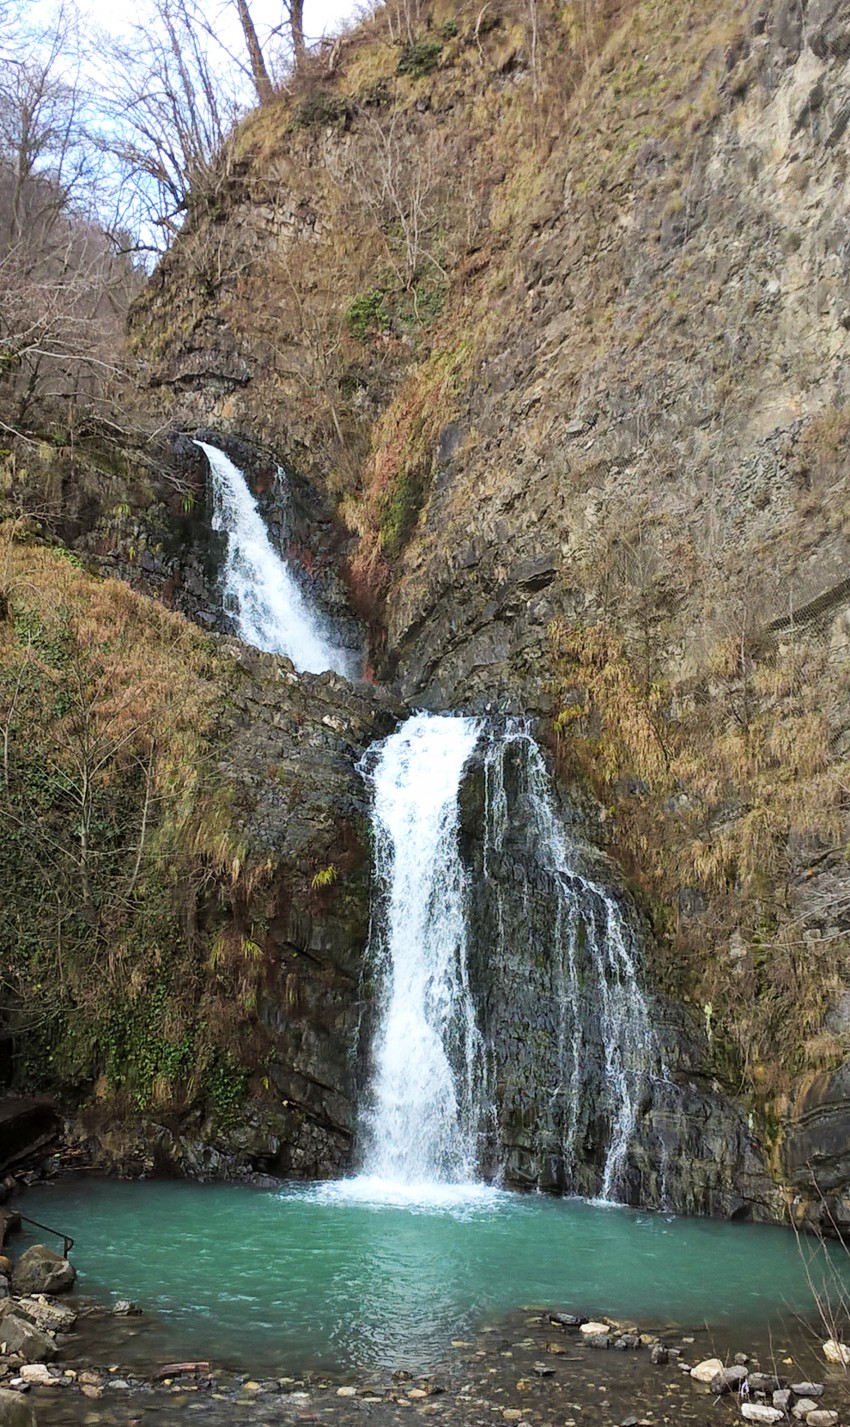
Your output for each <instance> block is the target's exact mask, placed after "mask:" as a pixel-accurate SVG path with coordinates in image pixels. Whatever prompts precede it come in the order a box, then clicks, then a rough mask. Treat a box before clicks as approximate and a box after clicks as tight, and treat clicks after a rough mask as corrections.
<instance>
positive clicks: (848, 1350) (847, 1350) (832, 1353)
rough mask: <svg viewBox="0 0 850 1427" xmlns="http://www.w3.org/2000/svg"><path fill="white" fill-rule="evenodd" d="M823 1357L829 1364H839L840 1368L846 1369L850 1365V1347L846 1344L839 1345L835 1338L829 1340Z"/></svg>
mask: <svg viewBox="0 0 850 1427" xmlns="http://www.w3.org/2000/svg"><path fill="white" fill-rule="evenodd" d="M823 1355H824V1357H825V1358H826V1360H827V1362H828V1363H838V1365H839V1367H843V1368H846V1367H847V1366H848V1364H850V1347H848V1346H847V1344H846V1343H837V1342H836V1341H835V1339H834V1338H827V1340H826V1342H825V1343H824V1345H823Z"/></svg>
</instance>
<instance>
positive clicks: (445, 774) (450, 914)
mask: <svg viewBox="0 0 850 1427" xmlns="http://www.w3.org/2000/svg"><path fill="white" fill-rule="evenodd" d="M479 736H480V725H479V723H478V722H477V720H475V719H470V718H450V717H432V716H429V715H427V714H417V715H415V716H414V717H413V718H410V719H408V720H407V722H406V723H403V724H402V725H401V726H400V728H399V729H398V730H397V731H396V732H395V733H394V734H392V735H391V737H390V738H388V739H386V740H385V741H384V742H383V743H382V744H380V745H379V747H378V748H377V749H376V750H374V751H372V752H371V753H370V754H368V755H367V757H366V759H365V760H364V763H363V765H362V768H363V772H364V774H365V776H366V777H367V778H368V780H369V781H370V783H371V785H372V789H373V812H372V820H373V830H374V857H375V883H376V899H375V901H376V905H375V915H374V918H373V926H374V934H373V937H372V945H371V948H370V955H371V958H372V960H373V962H374V964H375V969H376V972H377V976H378V985H379V991H378V996H379V1005H378V1030H377V1035H376V1040H375V1045H374V1047H373V1052H372V1056H373V1075H372V1082H371V1087H370V1095H369V1104H368V1107H367V1110H366V1113H365V1116H364V1132H365V1133H364V1137H365V1155H364V1165H363V1172H364V1174H365V1175H366V1176H371V1177H373V1178H377V1179H380V1180H387V1181H390V1182H391V1183H393V1184H404V1185H414V1184H424V1183H456V1184H457V1183H465V1182H470V1181H472V1180H473V1178H474V1177H475V1171H476V1165H477V1157H478V1156H477V1134H478V1127H479V1123H480V1121H481V1117H482V1101H483V1065H484V1053H483V1046H482V1042H481V1035H480V1032H479V1030H478V1026H477V1024H476V1016H475V1005H474V1002H473V998H472V992H471V989H470V985H469V973H468V966H467V955H466V905H465V903H466V895H467V888H466V876H465V873H464V869H463V865H462V863H461V860H460V854H459V849H458V790H459V788H460V782H461V778H462V776H463V771H464V768H465V767H466V765H467V763H468V761H469V759H470V757H471V755H472V753H473V751H474V749H475V746H476V744H477V742H478V739H479Z"/></svg>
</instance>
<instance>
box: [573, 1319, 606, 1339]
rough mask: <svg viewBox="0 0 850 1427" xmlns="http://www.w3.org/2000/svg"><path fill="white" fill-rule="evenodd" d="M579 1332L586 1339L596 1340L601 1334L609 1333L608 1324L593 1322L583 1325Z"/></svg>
mask: <svg viewBox="0 0 850 1427" xmlns="http://www.w3.org/2000/svg"><path fill="white" fill-rule="evenodd" d="M579 1332H580V1333H581V1335H582V1337H584V1338H596V1337H598V1336H599V1334H600V1333H607V1332H608V1324H607V1323H594V1322H593V1321H591V1322H590V1323H582V1325H581V1327H580V1328H579Z"/></svg>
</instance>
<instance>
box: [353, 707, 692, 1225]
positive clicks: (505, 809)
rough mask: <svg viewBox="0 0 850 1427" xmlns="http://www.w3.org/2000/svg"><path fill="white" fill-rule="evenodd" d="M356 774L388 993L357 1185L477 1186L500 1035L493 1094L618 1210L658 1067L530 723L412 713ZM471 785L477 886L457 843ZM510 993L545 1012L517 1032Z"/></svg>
mask: <svg viewBox="0 0 850 1427" xmlns="http://www.w3.org/2000/svg"><path fill="white" fill-rule="evenodd" d="M476 769H477V774H478V780H479V781H478V788H479V791H481V778H482V774H483V794H484V796H483V800H481V799H480V797H479V798H478V799H476V797H475V795H474V787H473V784H474V779H475V770H476ZM360 770H361V772H362V773H363V775H364V776H365V777H366V778H367V780H368V781H369V782H370V784H371V788H372V795H373V813H372V819H373V838H374V847H375V895H374V900H373V916H372V934H371V939H370V959H371V964H372V967H373V971H374V975H375V979H376V985H377V994H376V1027H375V1033H374V1038H373V1045H372V1057H371V1083H370V1088H369V1095H368V1103H367V1106H366V1108H365V1110H364V1112H363V1114H362V1116H361V1145H362V1150H363V1175H364V1176H365V1178H366V1179H368V1180H369V1181H370V1182H371V1181H375V1180H379V1181H381V1182H383V1183H385V1184H386V1183H390V1184H393V1185H423V1184H432V1185H433V1184H435V1183H436V1184H440V1183H442V1184H456V1185H459V1184H471V1183H473V1181H474V1180H475V1177H476V1175H477V1174H478V1173H479V1172H480V1161H481V1158H482V1155H481V1149H482V1145H483V1142H484V1140H485V1139H486V1137H487V1133H488V1132H489V1131H490V1130H491V1129H492V1127H493V1123H494V1117H495V1114H496V1112H495V1111H494V1107H493V1106H492V1104H491V1103H490V1101H491V1089H490V1086H489V1083H488V1082H489V1075H488V1070H487V1066H488V1063H489V1059H490V1050H491V1047H492V1043H495V1042H497V1041H498V1042H500V1043H501V1045H502V1046H503V1047H507V1049H506V1050H505V1051H504V1053H503V1054H502V1057H501V1061H500V1072H501V1079H500V1082H499V1084H498V1086H495V1087H494V1089H495V1092H496V1093H495V1098H497V1099H498V1098H500V1097H502V1098H506V1099H507V1100H508V1101H510V1100H511V1097H512V1096H513V1097H514V1099H515V1100H516V1104H514V1105H512V1107H511V1112H510V1113H511V1114H514V1116H516V1114H517V1113H518V1114H519V1116H520V1119H522V1118H523V1116H524V1117H525V1119H526V1121H527V1119H528V1116H529V1115H533V1116H534V1117H535V1118H536V1120H537V1121H538V1122H539V1123H538V1131H537V1133H538V1136H539V1137H540V1138H541V1139H546V1137H547V1136H548V1137H549V1144H548V1146H547V1151H548V1152H549V1153H550V1155H551V1157H552V1159H553V1160H557V1163H558V1165H559V1171H558V1176H557V1178H558V1181H559V1182H560V1184H561V1185H562V1186H563V1187H565V1188H572V1189H573V1190H577V1189H582V1191H583V1192H585V1193H591V1194H595V1195H598V1196H599V1197H600V1198H602V1199H604V1200H608V1201H611V1202H613V1201H616V1200H617V1199H619V1198H622V1197H623V1195H624V1192H625V1190H626V1176H627V1173H628V1169H629V1156H630V1153H631V1152H632V1151H633V1150H634V1148H635V1141H636V1135H637V1131H638V1121H639V1116H640V1114H641V1112H642V1110H643V1109H645V1107H646V1105H647V1104H648V1103H649V1100H650V1099H651V1096H652V1092H653V1089H654V1087H655V1085H656V1083H657V1082H659V1081H661V1080H666V1079H667V1071H666V1067H665V1064H664V1059H663V1055H662V1052H661V1049H660V1046H659V1043H658V1039H657V1036H656V1034H655V1031H654V1028H653V1025H652V1019H651V1015H650V1009H649V1005H648V1002H647V998H646V996H645V994H644V992H643V990H642V987H641V983H640V977H639V955H638V945H637V940H636V936H635V933H634V931H633V930H632V928H631V926H630V924H629V921H628V917H627V913H626V910H625V907H624V905H623V904H622V902H621V901H620V899H619V898H618V897H617V896H615V895H614V893H613V892H612V891H611V890H610V889H609V888H607V887H605V886H604V885H603V884H601V883H600V882H598V881H597V880H595V878H594V877H593V876H592V875H591V874H590V873H589V872H588V870H587V866H586V863H587V858H586V855H585V854H583V853H582V852H581V850H580V849H579V847H578V846H577V845H574V844H573V843H572V842H571V841H570V839H569V836H568V833H567V830H566V829H565V826H564V823H563V821H562V818H561V816H560V814H559V811H558V808H557V806H556V803H555V798H554V792H553V789H552V784H551V779H550V777H549V773H548V770H547V768H546V764H545V762H544V759H543V755H542V753H541V751H540V749H539V747H538V746H537V744H536V742H535V741H534V738H533V736H532V734H531V731H530V724H529V723H528V722H527V721H525V720H522V719H508V720H507V721H506V722H503V723H500V724H499V725H492V724H488V723H487V722H485V721H484V720H478V719H471V718H460V717H451V716H448V715H429V714H416V715H414V716H413V717H412V718H410V719H408V721H407V722H406V723H404V724H402V725H401V726H400V727H399V728H398V729H397V730H396V732H395V733H394V734H392V735H391V736H390V737H389V738H387V739H385V740H383V741H382V742H381V743H379V744H377V745H375V746H374V747H373V748H371V749H370V750H369V751H368V753H367V754H366V755H365V757H364V759H363V760H362V762H361V765H360ZM467 775H469V776H470V778H471V780H472V781H471V784H470V787H471V789H472V792H473V796H472V797H471V800H470V804H469V807H468V810H467V816H466V818H465V825H464V829H465V833H466V834H467V835H468V841H469V847H468V848H467V849H466V852H467V857H468V858H469V857H471V863H472V865H476V866H480V870H481V873H482V874H483V875H482V876H481V877H480V878H479V879H477V880H476V879H473V878H472V877H471V876H470V868H469V867H465V865H464V861H463V860H462V857H461V850H460V846H459V831H460V827H459V824H460V814H459V795H460V788H461V784H462V782H463V780H464V778H465V776H467ZM476 808H477V809H478V811H477V815H476ZM476 816H477V824H476ZM474 848H477V849H478V851H477V853H476V852H475V851H474ZM477 857H480V863H478V862H477V861H476V858H477ZM518 999H519V1000H523V1001H524V1002H525V1006H524V1008H523V1015H524V1014H525V1010H526V1009H527V1005H528V1004H529V1003H530V1004H531V1005H532V1006H533V1007H534V1008H535V1009H534V1011H533V1012H532V1013H531V1015H530V1017H526V1018H525V1020H523V1019H521V1015H520V1007H519V1005H518V1004H517V1001H518ZM544 1002H545V1012H546V1015H548V1016H550V1017H551V1021H552V1024H553V1025H554V1027H555V1033H554V1035H553V1036H551V1037H549V1036H547V1035H546V1034H545V1031H546V1029H547V1027H546V1025H545V1024H544V1021H543V1020H542V1019H540V1016H539V1015H537V1012H538V1003H544ZM535 1015H537V1019H535ZM482 1027H483V1028H484V1029H482ZM485 1031H486V1034H485ZM488 1041H489V1042H490V1044H488ZM538 1087H539V1093H538ZM504 1109H505V1105H504V1104H503V1103H500V1105H499V1110H500V1111H504Z"/></svg>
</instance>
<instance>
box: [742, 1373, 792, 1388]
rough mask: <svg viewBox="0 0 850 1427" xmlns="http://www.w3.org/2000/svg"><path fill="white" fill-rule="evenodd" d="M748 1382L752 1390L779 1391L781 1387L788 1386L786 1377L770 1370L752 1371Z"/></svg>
mask: <svg viewBox="0 0 850 1427" xmlns="http://www.w3.org/2000/svg"><path fill="white" fill-rule="evenodd" d="M747 1383H748V1386H749V1389H750V1392H778V1391H779V1389H780V1388H781V1387H787V1386H788V1384H787V1383H786V1381H785V1379H784V1378H782V1377H776V1376H775V1375H774V1374H773V1373H769V1372H751V1373H750V1375H749V1377H748V1378H747Z"/></svg>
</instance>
